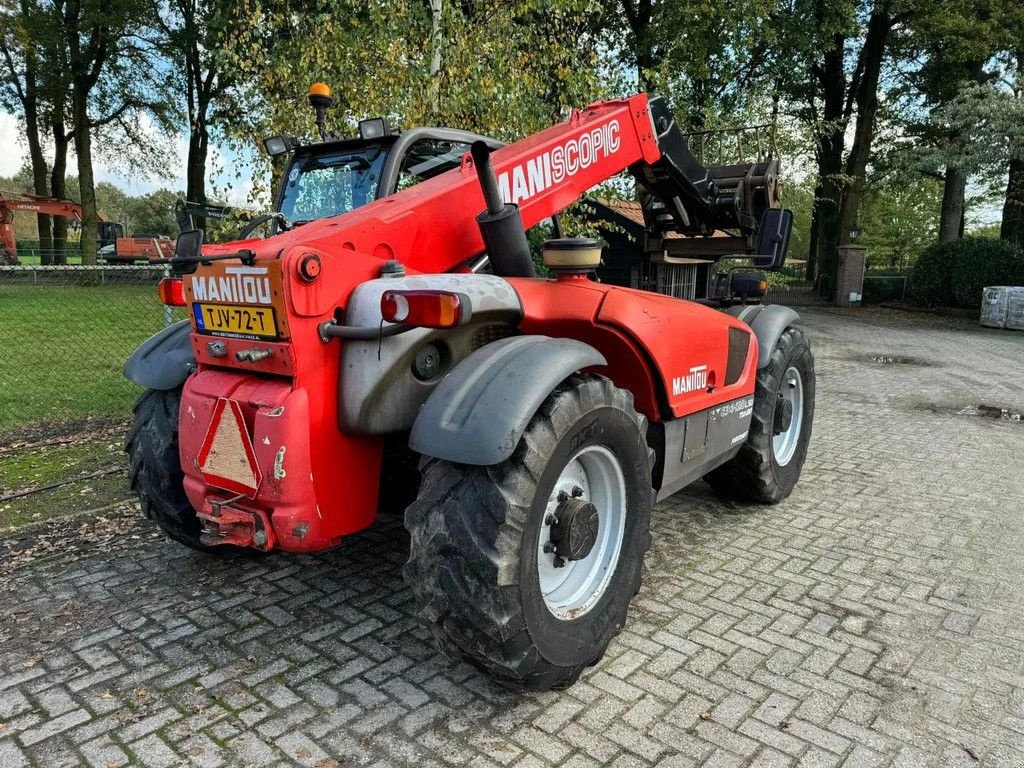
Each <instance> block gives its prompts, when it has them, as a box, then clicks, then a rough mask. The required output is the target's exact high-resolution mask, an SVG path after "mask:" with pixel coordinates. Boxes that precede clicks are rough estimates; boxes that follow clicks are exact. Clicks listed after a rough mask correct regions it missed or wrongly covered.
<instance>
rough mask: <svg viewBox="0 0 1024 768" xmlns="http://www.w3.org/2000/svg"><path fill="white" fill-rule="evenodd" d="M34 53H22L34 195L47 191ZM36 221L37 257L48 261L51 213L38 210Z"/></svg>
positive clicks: (49, 261) (43, 193)
mask: <svg viewBox="0 0 1024 768" xmlns="http://www.w3.org/2000/svg"><path fill="white" fill-rule="evenodd" d="M36 64H37V61H36V56H35V54H34V53H30V54H29V55H27V56H26V57H25V103H24V107H25V136H26V138H27V140H28V154H29V159H30V161H31V164H32V186H33V191H34V192H35V193H36V194H37V195H43V196H45V195H46V194H47V184H46V158H45V157H43V145H42V142H41V140H40V137H39V91H38V87H37V83H36V74H37V73H36ZM36 225H37V228H38V230H39V250H40V261H41V263H43V264H50V263H51V261H52V258H53V240H52V237H51V234H50V217H49V216H48V215H47V214H45V213H40V214H37V216H36Z"/></svg>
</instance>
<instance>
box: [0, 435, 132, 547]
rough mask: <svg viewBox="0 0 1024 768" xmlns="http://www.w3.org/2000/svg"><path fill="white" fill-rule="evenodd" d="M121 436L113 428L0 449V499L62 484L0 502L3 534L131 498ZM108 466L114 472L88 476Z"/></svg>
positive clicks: (0, 519) (1, 535)
mask: <svg viewBox="0 0 1024 768" xmlns="http://www.w3.org/2000/svg"><path fill="white" fill-rule="evenodd" d="M121 441H122V436H121V434H120V433H119V431H116V430H109V431H105V432H102V431H101V432H98V433H94V434H90V435H86V436H84V437H82V438H81V439H79V440H75V441H74V442H70V443H56V444H55V443H52V442H45V443H42V444H39V445H34V446H26V447H23V448H13V449H12V448H8V449H5V450H4V452H3V453H0V499H2V498H3V497H5V496H11V495H13V494H17V493H20V492H25V491H31V490H33V489H38V488H43V487H45V486H48V485H51V484H54V483H64V484H63V485H60V487H58V488H53V489H50V490H45V491H42V490H40V491H38V492H36V493H30V494H28V495H24V496H21V497H19V498H14V499H10V500H8V501H0V537H3V535H4V534H5V533H6V532H9V531H11V530H14V529H17V528H19V527H21V526H23V525H27V524H30V523H36V522H41V521H44V520H50V519H54V518H59V517H64V516H67V515H71V514H75V513H77V512H81V511H82V510H88V509H97V508H101V507H106V506H108V505H110V504H114V503H117V502H120V501H124V500H126V499H130V498H131V490H130V489H129V488H128V482H127V478H126V471H125V470H124V464H125V456H124V453H123V451H122V449H121ZM108 470H113V471H112V472H111V473H107V474H103V475H102V476H99V477H86V476H87V475H90V474H93V473H96V472H98V471H104V472H106V471H108ZM79 478H80V479H79ZM72 480H73V481H74V482H68V481H72Z"/></svg>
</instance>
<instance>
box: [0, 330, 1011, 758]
mask: <svg viewBox="0 0 1024 768" xmlns="http://www.w3.org/2000/svg"><path fill="white" fill-rule="evenodd" d="M802 314H803V315H804V317H805V321H806V327H807V332H808V334H809V336H810V338H811V340H812V345H813V347H814V350H815V355H816V368H817V371H818V374H819V378H818V389H817V397H818V401H817V415H816V420H815V426H814V436H813V439H812V443H811V447H810V451H809V453H808V458H807V461H806V463H805V465H804V470H803V477H802V479H801V482H800V484H799V485H798V487H797V488H796V490H795V491H794V492H793V494H792V495H791V496H790V497H789V498H787V499H786V500H784V501H783V502H781V503H780V504H778V505H775V506H771V507H764V508H761V507H757V508H750V507H745V506H742V505H737V504H733V503H731V502H723V501H722V500H721V499H719V498H718V497H716V496H715V495H714V494H713V493H711V492H710V490H709V489H708V487H707V486H706V485H704V484H701V483H697V484H695V485H694V486H692V487H691V488H689V489H687V490H686V491H684V492H683V493H680V494H677V495H675V496H673V497H672V498H670V499H666V500H664V501H663V502H661V503H659V504H658V505H657V506H656V507H655V510H654V513H653V516H652V533H653V546H652V549H651V552H650V555H649V556H648V558H647V561H646V563H645V574H644V584H643V586H642V589H641V592H640V594H639V595H638V596H637V599H636V601H635V602H634V604H633V610H631V612H630V617H629V620H628V623H627V626H626V627H625V628H624V631H623V633H622V634H621V635H620V636H619V637H618V638H617V639H616V640H614V641H613V642H612V644H611V646H610V647H609V650H608V654H607V656H606V658H605V659H604V660H603V661H601V662H600V663H599V664H598V665H597V666H596V667H595V668H593V669H589V670H587V671H586V672H585V673H584V674H583V676H582V678H581V680H580V682H579V683H578V684H577V685H576V686H575V687H574V688H572V689H570V690H569V691H565V692H556V693H549V694H543V695H521V694H513V693H509V692H507V691H504V690H503V689H501V688H499V687H498V686H496V685H495V684H494V683H493V682H491V681H490V680H488V679H487V678H485V677H483V676H481V675H479V674H478V673H476V672H475V671H474V670H473V669H472V668H471V667H469V666H468V665H467V664H464V663H453V662H450V661H448V660H446V659H443V658H441V657H440V656H439V654H438V653H437V652H436V650H435V649H434V647H433V645H432V644H431V640H430V636H429V633H428V632H427V631H426V629H425V628H423V627H421V626H420V625H419V624H418V623H417V621H416V620H415V616H414V610H413V607H412V605H411V595H410V591H409V589H408V587H407V586H406V585H405V584H404V582H403V581H402V579H401V573H400V569H401V564H402V562H403V561H404V560H405V556H406V555H405V550H406V548H407V546H408V536H407V534H406V533H405V532H404V530H403V528H402V526H401V524H400V521H398V520H397V519H395V518H391V519H382V520H381V521H380V522H379V523H378V524H377V525H376V526H375V527H374V528H372V529H371V530H369V531H367V532H365V533H363V534H360V535H357V536H353V537H350V538H348V539H346V540H345V542H344V543H343V544H342V546H341V547H339V548H338V549H336V550H334V551H331V552H327V553H323V554H320V555H316V556H303V557H288V556H281V555H270V556H268V557H264V558H260V559H258V560H245V559H242V560H238V561H231V562H222V561H211V560H208V559H206V558H203V557H200V556H197V555H195V554H193V553H190V552H186V551H185V550H183V549H181V548H178V547H176V546H174V545H172V544H171V543H169V542H166V541H165V540H164V539H163V538H162V537H161V536H158V535H156V534H155V532H154V529H153V527H152V525H151V524H149V523H147V522H145V521H143V520H137V521H136V522H134V523H128V522H127V518H126V525H127V526H128V527H129V528H131V527H132V526H134V533H132V534H131V535H130V536H129V537H126V538H124V539H122V541H121V543H120V547H119V550H118V552H117V556H116V557H112V556H111V553H110V551H109V550H106V549H103V548H97V547H95V546H94V545H91V544H90V543H89V542H87V541H77V540H76V539H75V537H74V536H73V535H72V536H71V537H69V538H68V539H67V540H66V541H60V542H58V541H54V545H55V546H58V545H59V546H60V552H61V558H60V559H59V560H53V559H51V560H46V559H40V560H38V561H35V562H33V563H30V564H27V565H24V566H20V567H19V568H17V569H16V570H15V571H14V572H12V573H11V574H10V576H9V577H7V578H5V580H0V723H2V724H3V726H2V727H0V766H2V768H9V767H10V768H20V767H21V766H23V765H30V764H32V765H40V766H46V767H47V768H51V766H53V767H56V768H62V767H63V766H68V768H72V767H75V766H80V765H82V764H83V763H84V764H91V765H94V766H101V767H102V768H106V766H107V765H120V764H125V763H127V762H129V761H131V762H133V763H137V764H140V765H142V766H146V767H147V768H167V767H169V766H177V765H181V764H184V763H190V764H196V765H209V766H220V765H231V766H234V765H252V766H262V765H290V764H300V765H314V766H315V765H318V764H322V765H320V768H331V763H330V761H332V760H339V761H341V760H342V759H343V760H344V763H343V764H352V765H367V766H381V767H382V768H383V767H384V766H393V765H417V766H424V767H432V766H451V765H455V766H479V767H480V768H483V767H484V766H497V767H501V766H510V767H511V766H515V768H529V767H530V766H544V765H554V764H560V765H564V766H572V767H573V768H589V767H590V766H611V765H615V766H622V767H623V768H625V767H627V766H643V767H644V768H649V767H651V766H664V767H665V768H676V767H678V768H693V767H694V766H704V767H705V768H706V767H707V766H753V767H754V768H775V767H776V766H789V765H799V766H801V767H804V766H807V767H813V766H829V767H835V766H851V767H852V768H862V767H863V768H870V767H871V766H875V765H878V766H887V767H889V766H892V767H894V768H923V767H924V766H929V768H930V767H931V766H939V765H953V766H955V765H964V766H972V768H973V766H975V765H978V764H983V765H985V766H995V767H997V768H1000V767H1002V766H1006V767H1007V768H1020V766H1022V765H1024V654H1021V652H1020V648H1021V644H1022V642H1024V632H1022V631H1021V629H1020V622H1019V620H1018V619H1019V617H1020V616H1021V615H1024V570H1022V569H1021V568H1020V565H1019V562H1020V559H1019V553H1020V551H1021V550H1022V549H1024V519H1022V518H1021V517H1020V516H1019V515H1017V514H1016V510H1015V508H1014V507H1013V506H1012V503H1013V500H1016V499H1020V498H1024V475H1022V474H1021V473H1020V472H1019V471H1018V470H1019V465H1020V445H1021V441H1022V439H1024V426H1022V425H1021V424H1020V423H1016V422H1005V423H1003V422H1000V421H999V420H986V419H979V418H977V417H972V416H967V415H963V413H962V411H963V409H964V407H965V406H967V405H972V404H974V405H977V404H995V405H999V406H1002V407H1008V408H1012V409H1015V410H1018V411H1019V410H1022V409H1024V401H1022V399H1021V398H1022V397H1024V395H1022V393H1021V391H1020V389H1019V382H1020V381H1021V380H1024V356H1022V355H1021V354H1020V342H1021V337H1019V336H1015V335H1013V334H1008V333H999V332H990V331H985V330H982V329H979V328H977V327H976V326H975V325H974V324H973V323H967V324H961V323H959V321H945V320H944V321H941V322H936V321H934V320H932V319H929V318H917V317H903V316H898V317H897V318H895V319H894V318H893V317H892V316H890V315H887V314H885V313H880V312H876V311H873V310H866V311H863V312H861V313H852V312H844V311H839V310H834V311H815V310H811V311H808V312H803V313H802ZM872 355H875V356H879V355H880V356H883V358H884V357H885V356H888V357H892V358H900V359H905V360H909V361H910V362H904V363H880V362H877V361H876V360H873V359H872ZM951 360H955V361H956V363H955V366H954V365H952V364H951V362H950V361H951ZM1015 382H1016V383H1015ZM168 574H173V576H174V577H173V578H169V577H168ZM69 605H81V606H89V610H88V611H86V612H81V613H78V614H76V616H75V620H74V622H72V623H68V622H67V620H66V619H64V618H57V615H58V614H61V612H62V611H65V610H66V607H67V606H69ZM9 627H15V628H16V631H15V632H13V633H12V632H11V630H9V629H8V628H9ZM140 688H146V689H147V691H148V693H147V695H146V696H145V697H139V696H138V694H137V691H138V690H139V689H140ZM968 750H971V751H973V752H974V753H975V755H976V756H977V757H978V758H979V759H978V760H975V759H974V758H973V757H972V756H971V754H970V752H968Z"/></svg>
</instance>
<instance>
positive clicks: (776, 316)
mask: <svg viewBox="0 0 1024 768" xmlns="http://www.w3.org/2000/svg"><path fill="white" fill-rule="evenodd" d="M729 314H730V315H733V316H734V317H737V318H739V319H740V320H742V321H743V322H744V323H746V324H747V325H749V326H750V330H752V331H753V332H754V335H755V336H756V337H757V349H758V359H757V367H758V370H760V369H761V368H764V367H765V366H766V365H768V363H769V362H771V359H772V351H773V350H774V349H775V345H776V344H778V343H779V338H780V337H781V336H782V334H783V333H785V331H786V329H787V328H788V327H789V326H791V325H792V324H793V323H795V322H797V321H799V320H800V315H798V314H797V313H796V312H794V311H793V310H792V309H790V308H789V307H783V306H782V305H780V304H768V305H764V304H752V305H749V306H745V307H730V308H729Z"/></svg>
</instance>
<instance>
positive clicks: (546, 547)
mask: <svg viewBox="0 0 1024 768" xmlns="http://www.w3.org/2000/svg"><path fill="white" fill-rule="evenodd" d="M554 551H555V545H554V544H553V543H551V542H550V541H549V542H547V543H546V544H545V545H544V554H546V555H550V554H551V553H552V552H554ZM556 559H557V558H556Z"/></svg>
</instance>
